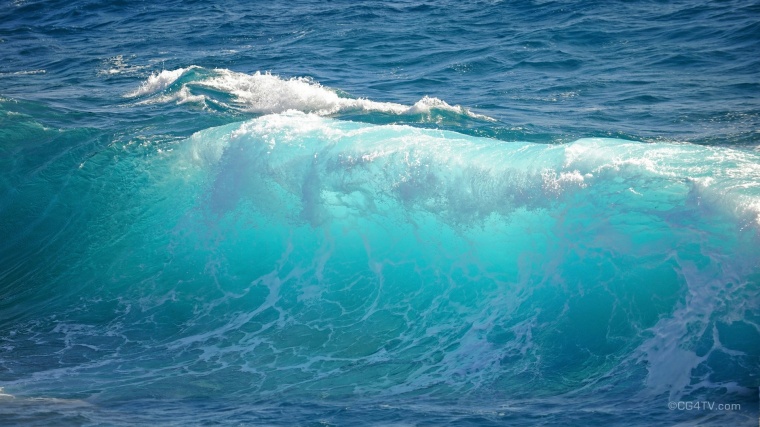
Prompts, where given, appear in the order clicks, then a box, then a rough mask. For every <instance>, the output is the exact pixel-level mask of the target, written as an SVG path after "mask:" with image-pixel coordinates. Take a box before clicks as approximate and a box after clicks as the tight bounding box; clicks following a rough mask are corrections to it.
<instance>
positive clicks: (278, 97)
mask: <svg viewBox="0 0 760 427" xmlns="http://www.w3.org/2000/svg"><path fill="white" fill-rule="evenodd" d="M193 68H200V67H197V66H191V67H188V68H179V69H176V70H172V71H166V70H165V71H161V72H160V73H154V74H152V75H151V76H150V77H149V78H148V80H146V81H145V82H143V83H142V85H141V86H140V87H139V88H137V89H136V90H135V91H133V92H130V93H128V94H127V95H126V96H127V97H137V96H143V95H150V94H157V93H158V92H161V91H163V90H164V89H166V88H168V87H169V86H171V85H172V84H173V83H174V82H176V81H177V79H179V78H180V77H181V76H182V75H183V74H185V72H187V71H188V70H190V69H193ZM199 88H205V89H211V90H214V91H218V92H220V93H222V94H228V95H231V96H232V101H231V102H228V101H226V100H219V99H210V98H211V96H209V95H204V94H197V93H193V89H196V90H197V89H199ZM174 101H176V102H177V103H178V104H182V103H186V102H191V103H203V104H206V103H208V102H211V101H213V102H214V103H215V104H217V105H219V106H222V107H225V108H232V109H236V110H240V111H246V112H251V113H260V114H269V113H284V112H286V111H290V110H295V111H301V112H304V113H314V114H317V115H320V116H327V115H332V114H337V113H345V112H359V111H367V112H382V113H389V114H399V115H401V114H406V115H417V114H430V113H431V112H432V111H434V110H437V111H445V112H450V113H453V114H458V115H464V116H468V117H473V118H478V119H483V120H493V119H491V118H490V117H488V116H484V115H481V114H475V113H472V112H471V111H470V110H469V109H467V108H465V107H462V106H460V105H450V104H448V103H446V102H445V101H443V100H441V99H438V98H434V97H429V96H424V97H423V98H422V99H420V100H419V101H417V102H416V103H415V104H414V105H412V106H409V105H404V104H398V103H393V102H378V101H372V100H369V99H364V98H346V97H342V96H340V95H339V94H338V93H337V92H336V91H335V90H333V89H331V88H328V87H325V86H322V85H321V84H319V83H318V82H315V81H314V80H312V79H310V78H306V77H292V78H289V79H284V78H281V77H279V76H276V75H273V74H270V73H261V72H258V71H257V72H256V73H254V74H245V73H239V72H235V71H231V70H227V69H215V70H213V71H212V72H211V75H210V76H208V77H204V78H201V79H200V80H196V81H192V82H188V83H186V84H183V85H182V87H181V88H180V89H179V90H177V91H176V92H175V93H171V94H163V95H161V96H157V97H155V98H152V99H148V100H145V101H142V102H141V103H166V102H174Z"/></svg>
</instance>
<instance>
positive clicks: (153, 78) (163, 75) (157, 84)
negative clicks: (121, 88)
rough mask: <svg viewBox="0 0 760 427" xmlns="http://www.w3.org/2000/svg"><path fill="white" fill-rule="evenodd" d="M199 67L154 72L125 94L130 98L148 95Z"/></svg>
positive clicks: (164, 87)
mask: <svg viewBox="0 0 760 427" xmlns="http://www.w3.org/2000/svg"><path fill="white" fill-rule="evenodd" d="M193 68H197V67H196V66H194V65H193V66H190V67H187V68H178V69H176V70H171V71H170V70H163V71H161V72H160V73H153V74H151V75H150V77H148V80H146V81H144V82H143V83H142V84H141V85H140V87H138V88H137V89H135V90H134V91H132V92H129V93H127V94H126V95H125V96H126V97H128V98H134V97H138V96H143V95H148V94H154V93H156V92H160V91H162V90H164V89H166V88H167V87H169V86H171V84H172V83H174V82H176V81H177V79H179V78H180V77H182V75H183V74H185V72H187V71H189V70H191V69H193Z"/></svg>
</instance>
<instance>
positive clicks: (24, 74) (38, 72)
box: [0, 70, 47, 77]
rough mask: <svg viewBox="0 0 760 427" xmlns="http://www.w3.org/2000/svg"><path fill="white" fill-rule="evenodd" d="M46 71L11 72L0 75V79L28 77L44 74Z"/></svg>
mask: <svg viewBox="0 0 760 427" xmlns="http://www.w3.org/2000/svg"><path fill="white" fill-rule="evenodd" d="M46 72H47V71H45V70H24V71H13V72H8V73H0V77H7V76H28V75H34V74H45V73H46Z"/></svg>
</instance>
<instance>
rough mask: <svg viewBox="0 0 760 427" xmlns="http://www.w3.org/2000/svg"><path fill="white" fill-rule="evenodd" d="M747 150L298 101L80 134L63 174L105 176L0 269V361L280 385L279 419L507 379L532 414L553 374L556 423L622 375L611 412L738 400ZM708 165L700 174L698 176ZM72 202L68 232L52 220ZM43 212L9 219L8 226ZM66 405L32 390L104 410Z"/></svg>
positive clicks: (493, 392) (214, 386)
mask: <svg viewBox="0 0 760 427" xmlns="http://www.w3.org/2000/svg"><path fill="white" fill-rule="evenodd" d="M114 150H117V149H114ZM118 150H121V149H118ZM118 150H117V152H118ZM757 157H758V155H757V154H756V153H753V152H750V151H741V150H733V149H728V148H716V147H702V146H696V145H674V144H667V143H660V144H644V143H638V142H630V141H623V140H615V139H596V138H594V139H581V140H577V141H575V142H572V143H569V144H563V145H543V144H533V143H522V142H502V141H495V140H491V139H482V138H476V137H470V136H466V135H463V134H458V133H454V132H447V131H439V130H425V129H419V128H413V127H409V126H398V125H371V124H362V123H358V122H350V121H343V120H336V119H329V118H323V117H320V116H318V115H315V114H305V113H301V112H289V113H284V114H272V115H265V116H262V117H260V118H257V119H253V120H249V121H245V122H237V123H231V124H228V125H224V126H221V127H213V128H209V129H206V130H203V131H201V132H198V133H196V134H194V135H192V136H191V137H190V138H188V139H186V140H183V141H178V142H176V143H173V144H170V145H167V146H164V148H163V149H161V150H154V151H152V153H151V154H149V155H147V156H145V155H135V156H127V157H123V158H120V159H118V160H117V158H116V157H115V156H114V153H111V152H108V153H104V154H102V155H96V156H94V157H93V158H91V159H90V160H88V161H87V162H86V163H84V164H83V165H82V166H81V168H80V170H79V172H78V173H77V174H76V175H75V176H73V177H71V178H70V179H71V180H73V181H78V180H86V179H87V177H88V176H92V175H93V174H103V173H106V174H107V175H106V176H101V177H100V178H99V182H100V185H98V186H95V187H90V188H89V190H88V191H86V192H84V193H82V192H81V191H80V190H79V188H80V185H77V184H75V183H73V184H71V185H70V188H68V189H66V190H64V191H62V192H61V193H60V194H59V195H58V197H59V199H60V200H61V202H60V203H62V204H64V205H68V203H75V202H74V200H77V201H78V202H77V203H79V204H80V205H82V206H87V207H86V213H83V212H79V213H77V212H72V218H71V219H70V222H73V223H74V224H70V226H65V227H63V228H62V230H61V231H60V232H59V233H60V234H61V235H63V236H61V237H60V239H53V240H52V241H50V243H49V244H50V245H52V246H53V247H54V248H53V249H51V250H49V252H50V253H55V254H57V255H56V256H55V257H53V258H51V259H50V263H49V265H48V267H47V268H46V271H43V272H35V273H34V277H33V280H31V281H30V278H29V277H25V276H24V275H23V270H24V269H23V267H22V268H19V269H18V270H17V271H7V272H6V273H5V276H4V280H5V281H6V283H10V284H11V286H10V287H7V286H6V290H5V293H4V303H3V307H2V308H3V310H4V312H6V313H10V316H11V318H12V319H13V324H14V329H13V330H12V331H9V335H8V338H7V339H6V340H5V341H4V346H6V348H11V349H13V352H14V354H30V355H33V357H34V358H35V360H36V362H35V363H33V364H30V363H27V361H26V360H24V359H23V358H7V357H5V358H3V359H2V366H3V368H4V372H6V373H5V374H4V381H5V383H4V384H5V385H6V388H7V389H8V390H9V391H10V390H13V391H14V392H15V393H21V394H23V395H44V396H50V397H51V398H52V397H59V395H58V394H57V393H60V392H56V391H55V390H65V391H66V392H65V397H66V398H67V399H71V398H72V397H73V398H77V396H91V395H92V394H93V393H94V394H95V395H96V396H97V398H96V399H94V402H96V404H99V405H105V406H107V407H111V408H120V409H119V410H122V411H129V410H132V409H131V408H132V406H131V405H135V404H136V403H135V402H141V401H142V400H144V399H151V396H162V401H163V402H164V403H166V402H167V401H171V402H184V403H183V405H190V407H193V408H194V407H195V406H194V405H204V404H205V405H211V406H212V407H217V409H218V408H224V407H227V406H225V405H232V407H233V408H234V407H236V406H235V405H238V404H240V402H247V403H246V405H254V406H255V407H256V408H259V409H258V410H259V411H260V413H259V415H257V417H258V418H255V419H256V420H258V421H262V420H263V421H266V420H267V419H268V418H266V417H267V415H265V414H268V413H270V412H271V411H275V412H276V411H278V409H276V408H278V407H279V406H277V405H280V404H283V403H284V402H291V404H295V403H293V402H300V403H298V404H299V405H305V407H306V409H304V410H303V411H299V415H298V416H299V417H304V418H298V417H296V418H293V419H290V421H292V422H301V421H303V420H305V419H310V417H314V416H316V414H322V413H325V411H328V412H330V411H333V410H335V409H329V408H333V406H331V405H336V404H338V405H344V404H348V405H351V406H352V407H354V408H363V409H357V410H359V411H364V412H362V414H363V415H362V416H360V417H359V418H357V419H354V418H351V416H350V414H349V415H348V420H351V419H354V420H358V419H370V420H373V419H374V420H375V422H380V423H382V422H383V421H382V420H387V419H386V418H384V417H385V416H386V415H387V411H391V412H393V411H392V410H391V409H388V408H406V409H404V410H405V411H410V412H409V413H411V414H414V413H415V411H418V412H419V413H420V414H429V413H430V411H431V410H433V411H438V410H434V409H431V408H442V407H444V406H446V407H452V408H460V409H457V410H456V411H454V414H452V413H448V412H447V413H445V414H444V413H441V414H439V416H440V417H442V418H441V420H443V421H442V422H444V421H445V422H454V421H455V420H456V419H458V418H457V417H459V416H460V415H461V414H470V415H471V413H472V411H473V409H472V408H480V409H478V411H482V413H483V414H484V415H483V416H484V417H485V418H484V419H486V420H491V421H494V420H498V419H500V417H504V416H507V415H509V416H514V417H516V419H518V420H523V421H521V422H529V421H530V419H531V418H530V417H528V418H523V417H524V416H525V415H524V414H523V415H521V412H520V411H522V410H523V409H514V408H510V403H509V402H512V403H511V404H516V403H515V402H519V407H520V408H533V409H532V410H533V413H534V414H535V413H540V414H544V415H542V416H545V417H547V420H549V421H550V422H554V421H551V420H552V419H553V417H555V415H552V413H551V410H549V411H547V412H544V411H546V408H547V407H550V406H551V405H552V403H551V402H552V401H553V399H556V396H558V395H562V396H565V397H564V398H565V399H567V401H570V402H575V404H577V405H578V408H577V410H573V411H570V416H571V417H574V419H576V418H577V422H586V421H588V420H589V418H585V417H587V415H584V414H585V413H586V411H588V410H590V408H598V407H599V406H600V405H605V404H609V403H604V402H620V401H625V400H626V399H627V396H630V395H636V396H637V402H636V403H631V405H632V406H631V409H630V411H634V412H636V411H640V412H643V411H644V410H645V409H646V408H650V407H651V406H653V405H660V404H661V403H662V401H663V399H665V400H667V399H670V400H688V399H695V398H699V399H707V398H708V397H709V398H717V397H719V396H723V398H724V399H725V396H726V393H728V395H730V396H732V399H733V401H739V402H744V403H745V404H746V405H750V404H751V403H750V402H751V401H752V399H753V398H754V393H755V392H756V390H753V387H754V383H753V381H754V378H755V377H756V375H757V374H758V365H757V364H755V363H754V360H755V358H756V352H757V348H756V344H757V342H760V340H758V339H755V338H760V336H758V335H757V327H758V324H757V318H756V317H753V315H752V314H751V313H756V312H758V310H759V309H760V307H758V304H760V298H757V296H758V291H759V290H760V289H758V283H760V281H758V278H759V277H760V269H758V257H757V252H756V251H755V250H754V248H756V247H757V244H758V231H757V230H758V229H759V228H758V227H760V223H758V210H757V206H758V203H757V201H758V200H759V199H760V189H759V188H757V186H756V185H755V184H756V183H757V182H758V176H757V174H758V170H757V166H756V165H757V164H760V161H759V160H760V159H758V158H757ZM716 162H722V164H724V165H725V167H724V168H723V169H722V172H721V174H712V175H710V176H709V177H705V176H703V175H704V168H705V166H706V165H708V164H715V163H716ZM48 222H49V221H48ZM78 222H86V223H87V224H89V226H88V232H87V233H86V234H81V235H78V236H77V238H76V239H73V238H70V237H67V236H66V235H67V234H68V233H76V234H78V233H80V232H79V231H78V230H80V228H79V227H78V226H77V223H78ZM46 225H48V224H47V223H46V222H45V221H43V222H42V224H32V225H26V226H25V227H27V230H28V232H26V234H25V239H26V240H25V241H29V240H34V239H36V238H39V239H43V238H44V237H43V236H46V235H47V234H46V233H47V232H48V230H47V227H46ZM742 228H744V229H749V230H751V231H750V232H745V233H737V230H739V229H742ZM115 236H118V237H116V238H115ZM62 242H65V243H62ZM24 245H25V243H24V241H20V242H17V244H16V247H15V248H14V247H12V246H11V247H10V248H11V249H14V250H15V252H23V248H24ZM58 245H61V248H58V249H56V248H55V247H56V246H58ZM63 245H65V247H63ZM8 248H9V247H8V246H6V252H4V256H8V257H10V259H11V260H13V259H14V255H12V254H11V253H10V252H8V250H9V249H8ZM19 262H21V263H22V264H23V262H22V261H19ZM30 283H38V285H37V286H38V287H37V288H35V289H33V294H30V293H29V289H28V286H29V284H30ZM753 334H754V335H753ZM51 395H52V396H51ZM252 396H255V397H253V398H252ZM61 397H64V395H61ZM485 398H487V399H488V401H489V402H497V405H498V406H497V405H491V406H486V407H484V406H483V404H482V402H483V399H485ZM197 399H203V401H204V402H206V403H200V402H199V401H198V400H197ZM207 399H208V400H207ZM409 399H414V401H416V402H418V403H419V404H426V405H431V406H430V407H429V408H428V409H421V408H420V407H417V408H416V409H414V408H413V407H407V406H405V405H408V401H409ZM92 401H93V400H92V398H90V402H92ZM19 402H20V401H19ZM188 402H190V403H188ZM341 402H343V403H341ZM346 402H348V403H346ZM378 402H380V406H378ZM405 402H407V403H405ZM423 402H427V403H423ZM17 404H18V405H22V403H17ZM89 404H90V403H83V402H80V401H76V400H74V401H69V400H61V401H55V402H51V403H50V405H51V406H52V407H57V408H59V407H60V408H69V409H65V410H64V409H60V410H61V411H62V412H64V413H66V411H72V410H76V411H84V412H85V413H90V417H91V419H94V420H99V421H98V422H113V420H114V419H118V416H119V415H118V414H119V412H118V411H117V412H116V413H114V412H109V411H100V410H96V409H92V408H89V407H88V406H86V405H89ZM613 404H614V403H613ZM257 405H258V406H257ZM272 405H275V406H274V407H273V406H272ZM309 405H312V406H309ZM442 405H443V406H442ZM148 407H150V405H149V406H148ZM71 408H73V409H71ZM88 408H89V409H88ZM309 408H311V409H309ZM326 408H327V409H326ZM466 408H469V409H466ZM541 408H543V409H541ZM663 409H664V408H663ZM153 410H155V411H156V414H153V416H154V417H156V416H157V417H158V418H157V419H161V416H163V415H160V414H162V413H163V412H161V411H162V410H164V409H163V408H162V407H161V405H159V406H158V407H153ZM230 410H232V409H230ZM439 410H440V409H439ZM186 411H189V409H186ZM420 411H421V412H420ZM457 411H460V412H457ZM645 413H647V414H652V411H651V410H650V411H649V412H645ZM157 414H158V415H157ZM384 414H386V415H384ZM456 414H459V415H456ZM499 414H501V415H499ZM505 414H507V415H505ZM510 414H511V415H510ZM563 414H564V412H563ZM742 414H743V413H741V412H736V413H735V414H733V417H734V418H735V419H736V420H738V422H743V421H742V420H744V418H742V417H743V416H744V415H742ZM249 415H250V414H249ZM629 415H630V413H629V412H622V413H620V412H619V413H613V414H612V415H610V416H611V418H610V419H611V420H622V419H623V418H626V419H627V417H628V416H629ZM236 416H239V417H240V418H239V420H248V421H250V420H251V418H246V416H245V414H237V415H236ZM419 416H420V417H425V416H428V415H419ZM462 416H463V415H462ZM564 416H565V415H563V417H564ZM678 416H683V414H677V413H673V412H670V413H668V412H666V411H655V412H654V414H653V415H647V416H646V417H644V418H643V419H642V420H644V421H646V422H650V421H651V422H660V421H662V422H665V421H668V420H670V421H673V420H678ZM362 417H369V418H362ZM450 417H454V418H450ZM736 417H739V418H736ZM151 419H154V420H155V419H156V418H151ZM563 419H564V418H563ZM721 419H725V418H721ZM299 420H300V421H299ZM583 420H586V421H583ZM555 421H556V422H559V421H560V420H559V419H556V420H555Z"/></svg>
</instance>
